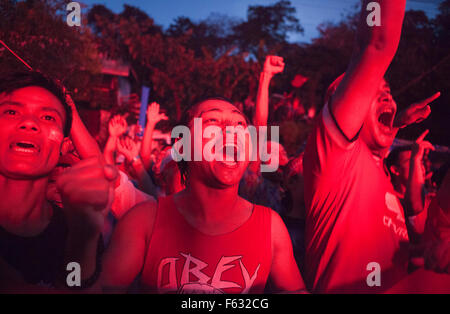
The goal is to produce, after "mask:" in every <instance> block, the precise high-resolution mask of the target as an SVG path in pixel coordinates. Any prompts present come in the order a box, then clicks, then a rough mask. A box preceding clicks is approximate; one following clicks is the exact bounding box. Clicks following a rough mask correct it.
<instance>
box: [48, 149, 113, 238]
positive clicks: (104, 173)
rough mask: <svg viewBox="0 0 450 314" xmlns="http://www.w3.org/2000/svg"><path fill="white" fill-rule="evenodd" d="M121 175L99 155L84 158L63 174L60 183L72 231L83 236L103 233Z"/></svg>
mask: <svg viewBox="0 0 450 314" xmlns="http://www.w3.org/2000/svg"><path fill="white" fill-rule="evenodd" d="M117 177H118V172H117V170H116V169H115V168H114V167H112V166H109V165H105V164H104V162H103V161H102V160H101V159H99V158H97V157H91V158H88V159H85V160H82V161H80V162H78V163H77V164H75V165H74V166H73V167H71V168H69V169H68V170H66V171H65V172H63V173H62V174H61V175H60V177H59V178H58V179H57V181H56V184H57V187H58V190H59V192H60V193H61V198H62V202H63V205H64V206H63V208H64V211H65V214H66V217H67V223H68V228H69V233H71V234H72V235H78V236H79V237H80V238H91V237H94V236H97V235H99V234H100V232H101V230H102V228H103V224H104V219H105V216H106V214H107V212H108V209H109V205H110V204H111V203H112V200H113V195H114V188H113V182H114V180H115V179H116V178H117Z"/></svg>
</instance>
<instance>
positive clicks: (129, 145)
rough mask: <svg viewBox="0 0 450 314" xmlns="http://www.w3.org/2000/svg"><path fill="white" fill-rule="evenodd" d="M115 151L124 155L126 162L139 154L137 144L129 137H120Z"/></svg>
mask: <svg viewBox="0 0 450 314" xmlns="http://www.w3.org/2000/svg"><path fill="white" fill-rule="evenodd" d="M117 151H118V152H119V153H121V154H123V155H124V156H125V158H126V159H127V161H128V162H131V161H132V160H133V159H134V158H135V157H136V156H139V145H138V143H136V142H135V141H134V140H133V139H132V138H130V137H128V136H127V137H122V138H120V139H119V141H118V142H117Z"/></svg>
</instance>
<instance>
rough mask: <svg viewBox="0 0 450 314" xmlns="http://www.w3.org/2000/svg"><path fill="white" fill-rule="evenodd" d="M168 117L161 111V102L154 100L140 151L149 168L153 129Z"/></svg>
mask: <svg viewBox="0 0 450 314" xmlns="http://www.w3.org/2000/svg"><path fill="white" fill-rule="evenodd" d="M167 119H168V117H167V116H166V115H165V114H164V113H160V112H159V104H157V103H155V102H154V103H152V104H151V105H150V106H149V108H148V110H147V126H146V127H145V131H144V137H143V139H142V145H141V152H140V155H141V158H142V163H143V165H144V167H145V169H147V170H149V169H150V168H151V154H152V142H153V130H154V129H155V126H156V124H157V123H158V122H159V121H161V120H167Z"/></svg>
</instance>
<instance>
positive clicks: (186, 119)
mask: <svg viewBox="0 0 450 314" xmlns="http://www.w3.org/2000/svg"><path fill="white" fill-rule="evenodd" d="M208 100H221V101H225V102H227V103H230V104H232V105H233V106H234V104H233V101H232V100H231V99H229V98H227V97H223V96H220V95H212V96H203V97H201V98H199V99H197V100H195V101H194V102H192V105H190V106H188V107H186V108H185V110H184V112H183V114H182V115H181V119H180V121H179V123H178V125H184V126H187V127H189V123H191V121H192V120H193V119H194V118H195V114H196V113H197V108H198V106H200V105H201V104H202V103H204V102H205V101H208ZM242 115H243V116H244V118H245V120H246V121H247V124H249V120H248V118H247V116H246V115H245V114H244V113H242ZM177 166H178V169H179V170H180V174H181V183H182V184H186V179H187V170H188V169H187V163H186V161H185V160H180V161H179V162H177Z"/></svg>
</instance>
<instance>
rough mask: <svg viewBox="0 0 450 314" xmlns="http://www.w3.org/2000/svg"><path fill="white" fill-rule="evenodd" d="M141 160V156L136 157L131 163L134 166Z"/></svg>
mask: <svg viewBox="0 0 450 314" xmlns="http://www.w3.org/2000/svg"><path fill="white" fill-rule="evenodd" d="M138 160H141V156H139V155H136V156H135V157H134V158H133V159H132V160H131V163H132V164H134V163H135V162H136V161H138Z"/></svg>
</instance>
